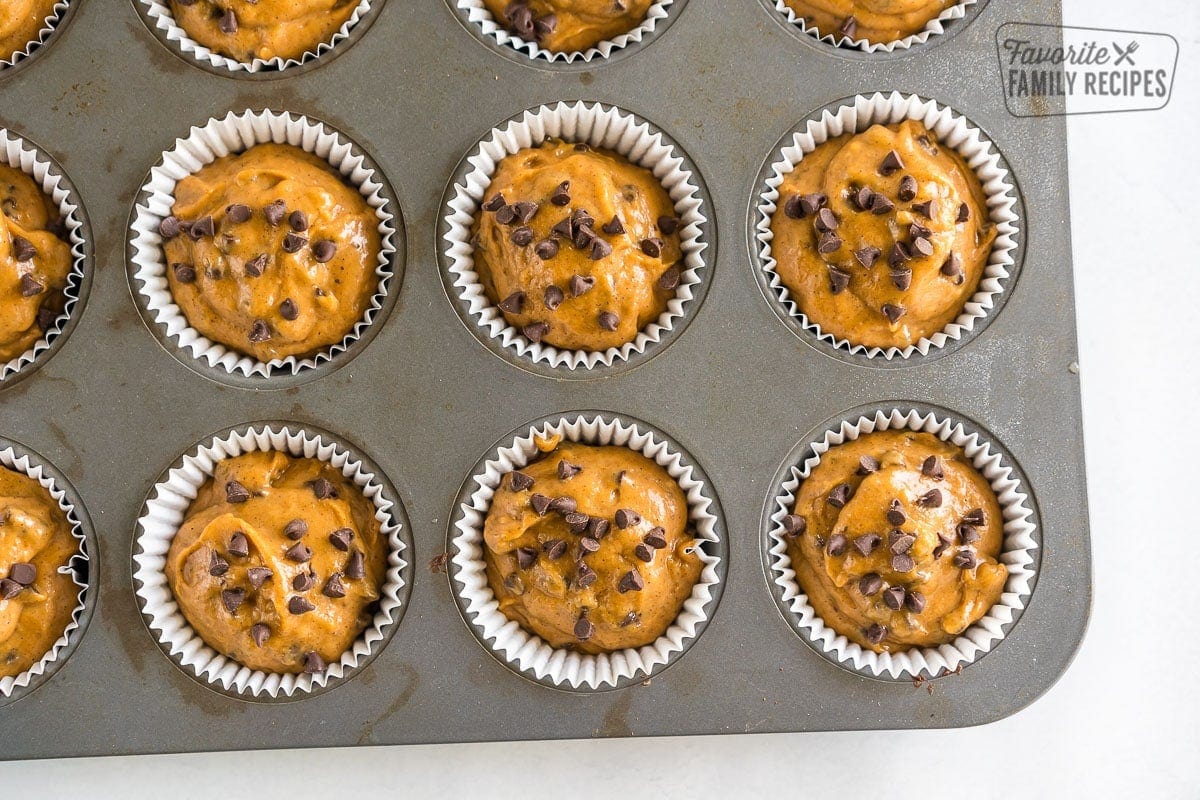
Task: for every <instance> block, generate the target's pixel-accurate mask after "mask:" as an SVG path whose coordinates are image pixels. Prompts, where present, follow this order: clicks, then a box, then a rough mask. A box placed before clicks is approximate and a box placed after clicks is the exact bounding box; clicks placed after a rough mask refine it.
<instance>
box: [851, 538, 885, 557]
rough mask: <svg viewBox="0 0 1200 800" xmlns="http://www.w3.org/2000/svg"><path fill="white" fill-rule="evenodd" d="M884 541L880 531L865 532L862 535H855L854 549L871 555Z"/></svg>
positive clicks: (862, 553) (865, 554)
mask: <svg viewBox="0 0 1200 800" xmlns="http://www.w3.org/2000/svg"><path fill="white" fill-rule="evenodd" d="M882 542H883V537H881V536H880V535H879V534H878V533H864V534H863V535H862V536H855V537H854V549H855V550H857V551H858V552H859V553H860V554H861V555H864V556H869V555H871V553H874V552H875V549H876V548H878V547H879V545H880V544H881V543H882Z"/></svg>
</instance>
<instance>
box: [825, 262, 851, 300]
mask: <svg viewBox="0 0 1200 800" xmlns="http://www.w3.org/2000/svg"><path fill="white" fill-rule="evenodd" d="M849 285H850V273H849V272H847V271H846V270H844V269H842V268H841V267H835V266H833V265H832V264H830V265H829V291H831V292H833V293H834V294H841V293H842V292H844V291H846V287H848V286H849Z"/></svg>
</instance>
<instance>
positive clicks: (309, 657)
mask: <svg viewBox="0 0 1200 800" xmlns="http://www.w3.org/2000/svg"><path fill="white" fill-rule="evenodd" d="M305 602H308V601H307V600H306V601H305ZM288 610H289V611H290V610H291V608H290V607H289V608H288ZM292 613H293V614H294V613H296V612H294V611H293V612H292ZM327 669H329V665H328V664H326V663H325V659H323V658H321V654H320V653H317V652H314V651H312V650H309V651H308V652H307V653H305V654H304V672H305V673H306V674H308V675H319V674H320V673H322V672H324V671H325V670H327Z"/></svg>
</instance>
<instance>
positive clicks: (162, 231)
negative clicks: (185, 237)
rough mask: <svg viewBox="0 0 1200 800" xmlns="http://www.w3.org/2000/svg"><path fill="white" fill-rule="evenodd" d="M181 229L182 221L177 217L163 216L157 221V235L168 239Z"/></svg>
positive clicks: (172, 237) (177, 233) (176, 234)
mask: <svg viewBox="0 0 1200 800" xmlns="http://www.w3.org/2000/svg"><path fill="white" fill-rule="evenodd" d="M182 231H183V223H182V222H180V221H179V217H177V216H175V215H173V214H172V215H171V216H168V217H163V218H162V221H161V222H159V223H158V235H159V236H161V237H162V238H164V239H166V240H167V241H170V240H171V239H174V238H175V237H176V236H178V235H179V234H180V233H181V232H182Z"/></svg>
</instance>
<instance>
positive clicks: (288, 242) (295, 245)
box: [283, 233, 308, 253]
mask: <svg viewBox="0 0 1200 800" xmlns="http://www.w3.org/2000/svg"><path fill="white" fill-rule="evenodd" d="M306 244H308V239H305V238H304V237H303V236H301V235H299V234H296V233H285V234H284V235H283V252H285V253H299V252H300V251H301V250H303V249H304V246H305V245H306Z"/></svg>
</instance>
